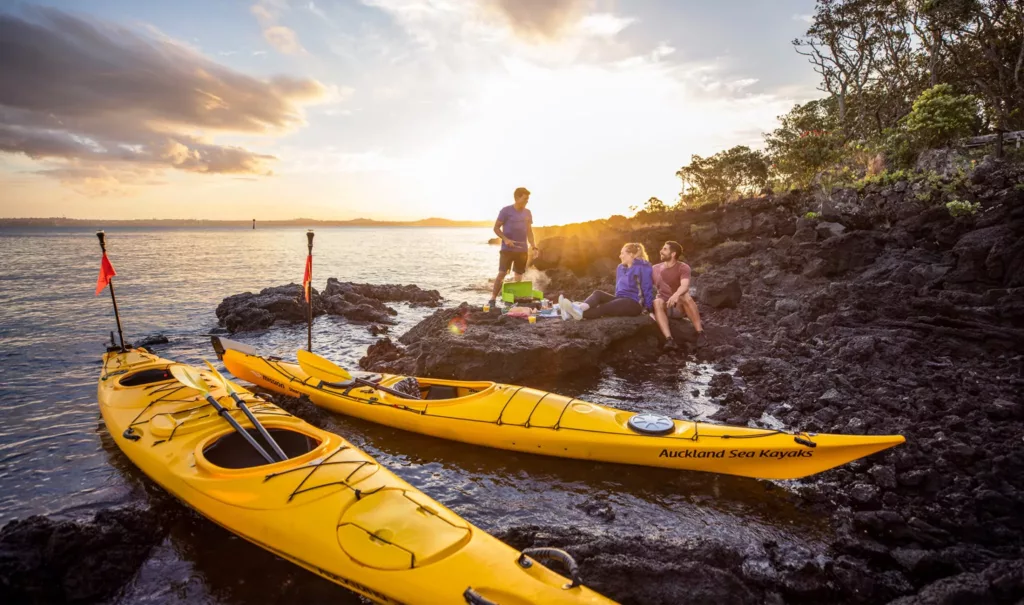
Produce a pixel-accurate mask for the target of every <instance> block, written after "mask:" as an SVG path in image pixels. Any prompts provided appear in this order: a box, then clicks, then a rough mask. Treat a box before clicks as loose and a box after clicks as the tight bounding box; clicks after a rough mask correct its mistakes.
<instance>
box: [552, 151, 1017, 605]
mask: <svg viewBox="0 0 1024 605" xmlns="http://www.w3.org/2000/svg"><path fill="white" fill-rule="evenodd" d="M950 186H952V185H950ZM956 186H957V187H959V188H960V189H959V190H958V191H957V193H956V197H957V199H963V200H968V201H974V202H978V203H980V210H979V212H978V213H977V215H974V216H961V217H952V216H951V215H950V213H949V211H948V210H947V208H946V207H945V205H944V204H945V202H946V201H948V200H949V199H951V198H950V197H947V195H946V194H945V193H943V192H941V191H938V190H932V189H930V187H932V186H931V185H929V184H928V183H927V182H925V181H924V180H921V181H917V182H914V183H908V182H899V183H896V184H894V185H892V186H888V187H884V188H882V187H869V188H866V189H865V191H863V192H858V191H856V190H853V189H848V190H840V191H837V192H833V196H832V200H831V201H830V202H829V204H828V205H827V207H826V208H821V207H819V206H818V204H819V203H820V202H821V200H816V199H815V198H814V197H813V196H812V195H810V194H808V193H805V192H794V193H791V194H787V195H785V196H769V197H768V198H764V199H753V200H742V201H740V202H736V203H735V204H733V206H732V208H731V209H726V208H724V207H722V206H718V207H705V208H698V209H693V210H686V211H680V212H676V213H669V214H666V215H664V216H659V217H658V219H657V220H660V221H661V222H662V223H666V222H667V223H670V226H668V227H666V226H665V225H664V224H661V225H658V226H651V227H644V226H642V225H637V226H635V227H634V229H633V230H624V231H620V232H618V233H616V234H614V236H615V237H617V238H618V239H617V240H616V243H617V244H620V245H621V243H623V242H626V241H640V242H643V243H644V244H645V246H647V247H648V249H650V250H655V249H657V248H658V247H660V245H661V242H662V241H664V240H665V239H675V240H678V241H680V242H682V243H683V245H684V249H685V253H686V260H687V262H688V263H689V264H690V265H691V266H692V267H694V268H695V269H696V268H700V269H701V271H695V272H694V277H693V282H692V283H693V285H694V286H695V288H696V291H697V294H698V296H697V299H698V302H699V303H700V306H701V312H702V315H703V319H704V321H705V323H706V324H707V326H708V329H711V327H715V326H729V327H731V328H732V329H734V330H735V333H736V336H735V337H734V338H731V339H730V342H729V344H728V346H726V347H721V348H719V347H707V348H705V349H702V350H699V351H698V358H699V359H701V360H705V361H709V362H713V363H715V364H716V367H718V366H723V367H726V368H727V367H729V364H730V363H731V364H734V365H735V366H738V369H737V372H736V376H737V378H739V377H742V379H743V380H742V381H739V380H737V381H735V382H730V381H728V380H727V379H725V378H719V377H716V378H715V380H714V382H713V383H712V384H711V385H710V388H709V391H710V393H709V395H711V396H713V397H715V398H716V399H717V401H718V402H719V403H720V404H721V405H722V410H721V411H720V412H719V414H718V415H717V416H716V418H720V419H721V420H724V421H728V422H730V423H733V422H737V423H746V422H748V421H755V422H756V421H758V420H759V419H760V418H762V416H763V415H765V414H768V415H770V416H774V417H775V418H777V419H778V420H780V421H782V422H783V423H784V424H785V425H786V426H787V427H790V428H799V429H803V430H808V431H816V432H836V433H849V434H880V433H900V434H903V435H905V436H906V437H907V443H905V444H903V445H901V446H899V447H897V448H894V449H892V450H889V451H886V452H884V453H881V454H877V455H875V456H872V457H871V458H869V459H866V460H859V461H856V462H854V463H851V464H848V465H844V466H843V467H840V468H838V469H834V470H832V471H828V472H826V473H822V474H821V475H818V476H816V477H814V478H812V479H811V480H810V481H811V482H812V483H810V484H809V485H808V486H807V487H806V488H801V489H800V491H801V493H803V494H804V496H805V498H806V499H807V502H808V503H809V504H810V505H812V506H820V507H821V510H822V512H824V513H826V514H828V516H829V517H830V519H831V522H832V525H833V526H834V527H836V528H838V530H837V536H836V538H835V539H834V540H833V541H832V543H831V544H830V545H829V547H828V549H827V556H828V557H830V560H829V562H828V563H827V564H826V566H825V567H824V568H818V569H817V570H816V571H814V569H815V568H814V567H813V566H811V567H807V568H806V569H807V572H806V574H805V575H800V574H795V575H790V576H789V577H787V578H783V577H782V576H781V575H780V566H779V565H776V564H774V563H771V562H770V561H767V558H762V559H757V558H749V559H747V560H745V561H743V563H742V567H727V568H725V569H726V571H728V572H729V573H731V574H733V576H734V577H737V578H739V579H740V581H744V582H745V581H747V580H752V579H753V578H755V577H756V578H757V582H759V583H755V584H753V586H755V588H756V589H754V591H753V593H748V592H747V591H746V590H751V588H750V587H751V586H752V584H746V585H745V586H746V590H744V589H741V588H738V587H733V589H734V590H736V595H738V596H736V597H735V600H740V601H742V600H743V599H746V598H748V596H749V594H753V595H754V598H757V599H760V600H762V601H761V602H768V601H770V600H771V599H777V600H779V601H784V602H843V603H846V602H863V603H884V602H888V601H890V600H892V599H895V598H898V597H905V598H904V599H903V600H901V601H899V603H901V605H910V604H918V603H920V604H924V603H968V602H970V603H974V602H978V603H982V602H984V603H1017V602H1018V601H1019V600H1020V599H1021V598H1022V597H1024V588H1022V586H1021V583H1022V579H1021V565H1022V563H1021V561H1020V555H1021V551H1020V544H1021V543H1022V539H1024V521H1022V520H1021V516H1020V515H1019V514H1015V512H1016V511H1019V510H1024V448H1021V446H1020V439H1019V436H1020V435H1021V434H1024V395H1022V393H1024V167H1020V166H1013V165H1010V164H1006V163H1000V162H995V161H986V162H983V163H982V165H980V166H979V168H978V169H977V170H975V171H974V173H973V174H972V175H971V176H970V179H969V181H968V183H967V185H962V184H958V185H956ZM809 210H815V211H823V216H827V218H828V220H829V222H831V223H834V225H824V224H823V223H822V222H821V221H818V220H812V219H805V218H802V217H803V216H804V215H805V214H806V213H807V212H808V211H809ZM743 211H747V212H748V213H749V215H750V217H751V218H750V221H749V225H750V226H749V228H748V227H747V219H746V218H745V215H744V213H743ZM727 233H728V234H727ZM560 235H561V236H562V237H571V236H572V235H573V234H572V233H571V232H568V231H563V232H562V233H561V234H560ZM576 235H577V236H578V241H577V242H576V244H575V245H576V246H577V247H578V248H579V249H581V250H582V249H587V248H588V241H589V239H588V236H586V232H585V231H583V230H580V231H579V232H578V233H576ZM609 235H610V233H609V232H602V233H601V234H600V235H594V236H593V237H608V236H609ZM727 240H731V241H727ZM545 244H546V241H545V240H544V239H543V238H542V239H541V241H540V247H541V249H542V250H543V249H544V246H545ZM616 252H617V248H615V249H614V250H610V251H609V252H607V254H608V256H609V257H612V258H614V254H615V253H616ZM581 264H583V263H581ZM573 271H575V269H574V267H570V266H567V265H558V266H556V267H555V270H554V271H551V273H557V274H558V282H559V283H560V284H566V285H567V288H568V287H570V286H575V285H576V282H579V285H580V286H582V283H583V281H584V280H585V279H592V276H589V275H587V274H586V273H585V272H583V273H573ZM605 279H609V280H610V277H606V278H605ZM588 285H589V284H588ZM580 289H585V287H580ZM728 293H731V294H732V295H727V294H728ZM711 295H714V296H711ZM661 362H662V363H664V360H662V361H661ZM609 548H615V547H609ZM768 550H770V549H768ZM684 561H685V559H684ZM766 561H767V562H766ZM657 565H658V564H657V563H654V562H650V566H651V567H652V568H654V569H664V568H662V567H657ZM645 569H646V568H645ZM738 569H742V570H748V571H749V575H743V574H740V573H738V571H737V570H738ZM645 573H649V574H651V577H654V576H657V574H658V573H659V572H656V571H648V572H645ZM644 577H647V576H644ZM823 583H824V584H823ZM614 584H615V583H614V582H610V584H609V585H614ZM761 587H764V592H758V590H760V589H761ZM614 590H615V588H614V586H613V588H612V591H610V592H609V594H612V595H615V596H619V595H621V596H623V598H631V597H629V595H631V594H635V593H630V592H629V591H628V589H627V588H626V587H624V586H623V587H621V590H622V592H621V593H615V592H614ZM673 590H675V587H674V586H666V587H663V593H664V594H666V595H669V596H668V597H667V598H666V601H671V600H672V599H673V598H678V602H688V601H687V600H686V599H687V597H686V596H684V595H678V596H676V593H674V592H673ZM915 592H916V595H915V596H906V595H911V594H914V593H915ZM773 595H774V596H773ZM651 598H652V599H654V600H653V601H652V602H658V601H657V598H658V597H651ZM639 600H643V599H639ZM710 600H716V599H715V598H714V597H712V598H711V599H710ZM717 600H719V601H723V602H728V601H730V598H729V597H727V596H724V595H717Z"/></svg>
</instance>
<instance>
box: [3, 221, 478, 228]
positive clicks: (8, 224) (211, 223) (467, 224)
mask: <svg viewBox="0 0 1024 605" xmlns="http://www.w3.org/2000/svg"><path fill="white" fill-rule="evenodd" d="M252 223H253V222H252V220H251V219H250V220H247V221H245V220H242V221H224V220H204V219H132V220H123V219H119V220H101V219H76V218H0V228H2V227H95V228H100V229H102V228H106V227H245V228H249V229H251V228H252ZM492 224H493V223H492V222H490V221H454V220H449V219H445V218H425V219H420V220H418V221H376V220H373V219H368V218H357V219H351V220H347V221H321V220H314V219H304V218H297V219H289V220H276V221H270V220H268V221H261V220H257V221H256V228H257V229H259V228H260V227H310V228H315V227H490V226H491V225H492Z"/></svg>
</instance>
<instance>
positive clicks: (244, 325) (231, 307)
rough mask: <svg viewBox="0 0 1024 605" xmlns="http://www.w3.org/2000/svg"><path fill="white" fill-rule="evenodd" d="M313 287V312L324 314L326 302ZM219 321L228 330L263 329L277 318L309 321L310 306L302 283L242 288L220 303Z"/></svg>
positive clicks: (318, 314)
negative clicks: (249, 289) (239, 292)
mask: <svg viewBox="0 0 1024 605" xmlns="http://www.w3.org/2000/svg"><path fill="white" fill-rule="evenodd" d="M310 290H312V298H313V316H314V317H316V316H320V315H323V314H324V311H325V310H324V305H323V302H322V300H321V298H320V296H319V293H317V292H316V290H315V289H313V288H310ZM216 313H217V321H218V322H219V323H220V324H221V325H222V326H224V327H225V328H227V329H228V331H229V332H239V331H242V330H260V329H264V328H269V327H270V326H272V325H274V322H275V321H285V322H301V321H306V318H307V315H308V313H309V306H308V303H306V300H305V296H304V295H303V290H302V286H301V285H300V284H288V285H287V286H275V287H272V288H264V289H262V290H260V291H259V293H258V294H253V293H251V292H243V293H242V294H235V295H233V296H229V297H227V298H225V299H224V300H223V301H221V303H220V304H219V305H217V311H216Z"/></svg>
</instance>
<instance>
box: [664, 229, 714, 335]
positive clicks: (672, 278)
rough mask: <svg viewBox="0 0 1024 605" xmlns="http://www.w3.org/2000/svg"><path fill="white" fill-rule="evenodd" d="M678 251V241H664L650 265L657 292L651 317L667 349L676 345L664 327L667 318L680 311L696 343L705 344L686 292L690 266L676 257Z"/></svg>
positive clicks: (681, 250)
mask: <svg viewBox="0 0 1024 605" xmlns="http://www.w3.org/2000/svg"><path fill="white" fill-rule="evenodd" d="M682 253H683V247H682V246H680V245H679V242H672V241H669V242H665V245H664V246H662V247H661V254H660V256H661V260H662V262H660V263H658V264H657V265H654V287H655V288H657V290H658V296H657V298H655V299H654V313H653V315H652V317H653V318H654V321H656V322H658V327H659V328H661V333H662V334H663V335H664V336H665V349H666V350H668V351H671V350H673V349H676V348H677V345H676V342H675V340H674V339H673V338H672V332H671V330H669V327H668V319H669V317H673V318H675V317H682V316H683V314H684V313H685V314H686V317H688V318H689V319H690V322H691V323H692V324H693V327H694V329H695V330H697V346H698V347H700V346H704V345H705V344H707V336H705V334H704V328H703V326H702V325H701V322H700V311H698V310H697V303H696V302H695V301H694V300H693V297H691V296H690V266H689V265H687V264H686V263H684V262H681V261H680V260H679V257H680V256H681V255H682Z"/></svg>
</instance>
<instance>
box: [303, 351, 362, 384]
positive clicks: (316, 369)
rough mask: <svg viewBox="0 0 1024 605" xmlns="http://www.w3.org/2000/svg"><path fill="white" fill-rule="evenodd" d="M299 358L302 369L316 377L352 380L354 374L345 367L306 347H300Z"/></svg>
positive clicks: (336, 380) (341, 380)
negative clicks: (307, 349) (311, 351)
mask: <svg viewBox="0 0 1024 605" xmlns="http://www.w3.org/2000/svg"><path fill="white" fill-rule="evenodd" d="M296 356H297V357H298V359H299V367H300V368H302V371H303V372H305V373H307V374H309V375H310V376H312V377H314V378H319V379H320V380H326V381H327V382H345V381H347V380H352V374H350V373H349V372H348V370H346V369H345V368H342V367H338V366H337V365H335V364H334V362H332V361H330V360H329V359H324V358H323V357H320V356H319V355H317V354H316V353H310V352H309V351H306V350H305V349H299V352H298V353H297V354H296Z"/></svg>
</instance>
